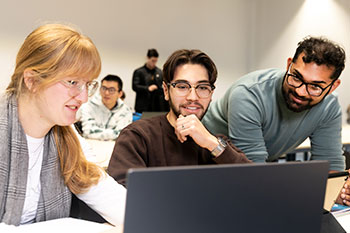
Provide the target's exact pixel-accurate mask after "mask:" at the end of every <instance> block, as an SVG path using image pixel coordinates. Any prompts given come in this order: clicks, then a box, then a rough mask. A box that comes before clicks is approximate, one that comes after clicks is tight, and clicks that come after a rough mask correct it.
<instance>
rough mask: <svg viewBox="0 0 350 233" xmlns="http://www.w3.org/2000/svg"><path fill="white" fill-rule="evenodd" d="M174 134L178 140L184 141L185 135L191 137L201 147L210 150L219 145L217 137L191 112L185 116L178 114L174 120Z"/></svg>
mask: <svg viewBox="0 0 350 233" xmlns="http://www.w3.org/2000/svg"><path fill="white" fill-rule="evenodd" d="M175 134H176V136H177V138H178V139H179V141H180V142H185V141H186V140H187V136H191V137H192V139H193V140H194V141H195V142H196V143H197V144H198V145H199V146H200V147H202V148H207V149H208V150H209V151H212V150H213V149H214V148H215V147H217V146H218V145H219V142H218V140H217V138H216V137H215V136H214V135H212V134H211V133H209V131H208V130H207V129H206V128H205V127H204V125H203V124H202V122H201V121H200V120H199V119H198V118H197V117H196V115H194V114H191V115H188V116H186V117H184V116H182V115H180V116H179V117H178V118H177V120H176V122H175Z"/></svg>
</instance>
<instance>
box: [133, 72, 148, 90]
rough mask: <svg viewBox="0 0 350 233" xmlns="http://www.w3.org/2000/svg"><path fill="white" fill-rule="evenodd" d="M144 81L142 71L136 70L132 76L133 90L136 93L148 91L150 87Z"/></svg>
mask: <svg viewBox="0 0 350 233" xmlns="http://www.w3.org/2000/svg"><path fill="white" fill-rule="evenodd" d="M142 79H144V77H143V74H142V72H141V71H140V70H135V71H134V73H133V75H132V89H133V91H135V92H139V91H144V92H147V91H148V86H147V85H146V84H143V82H142Z"/></svg>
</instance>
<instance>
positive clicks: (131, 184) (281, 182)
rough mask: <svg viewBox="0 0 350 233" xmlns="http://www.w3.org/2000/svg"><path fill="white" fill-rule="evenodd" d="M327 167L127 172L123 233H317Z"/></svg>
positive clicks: (319, 163)
mask: <svg viewBox="0 0 350 233" xmlns="http://www.w3.org/2000/svg"><path fill="white" fill-rule="evenodd" d="M327 176H328V162H325V161H309V162H295V163H292V162H291V163H282V164H281V163H268V164H232V165H203V166H184V167H162V168H146V169H131V170H129V173H128V179H127V188H128V191H127V203H126V212H125V223H124V233H137V232H142V233H164V232H166V233H179V232H181V233H186V232H188V233H190V232H191V233H194V232H200V233H209V232H210V233H213V232H220V233H225V232H230V233H231V232H247V233H256V232H269V233H277V232H278V233H280V232H284V233H288V232H291V233H295V232H298V233H303V232H305V233H306V232H307V233H312V232H315V233H316V232H317V233H319V232H320V227H321V217H322V207H323V201H324V194H325V188H326V180H327Z"/></svg>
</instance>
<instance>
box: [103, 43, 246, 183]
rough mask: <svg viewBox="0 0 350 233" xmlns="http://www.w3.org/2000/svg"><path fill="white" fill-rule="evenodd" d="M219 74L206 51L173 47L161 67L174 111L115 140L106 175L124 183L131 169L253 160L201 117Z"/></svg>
mask: <svg viewBox="0 0 350 233" xmlns="http://www.w3.org/2000/svg"><path fill="white" fill-rule="evenodd" d="M216 78H217V70H216V66H215V64H214V63H213V61H212V60H211V59H210V58H209V57H208V56H207V55H206V54H205V53H203V52H201V51H199V50H178V51H175V52H174V53H173V54H172V55H171V56H170V57H169V58H168V60H167V61H166V62H165V64H164V67H163V89H164V95H165V99H166V100H167V101H169V104H170V111H169V112H168V113H167V114H166V115H161V116H156V117H153V118H148V119H141V120H138V121H136V122H134V123H132V124H130V125H129V126H128V127H126V128H125V129H124V130H123V131H122V132H121V133H120V135H119V137H118V139H117V140H116V144H115V147H114V151H113V154H112V157H111V160H110V162H109V165H108V169H107V171H108V173H109V174H110V175H111V176H112V177H114V179H115V180H116V181H118V182H119V183H121V184H123V185H125V182H126V177H125V176H126V172H127V170H128V169H129V168H138V167H156V166H180V165H200V164H223V163H248V162H250V161H249V160H248V159H247V158H246V157H245V155H244V154H243V153H242V152H241V151H240V150H238V149H237V148H236V147H235V146H233V145H232V144H231V143H230V142H229V141H228V140H227V138H225V137H222V136H214V135H212V134H211V133H209V132H208V130H207V129H206V128H205V127H204V126H203V124H202V123H201V121H200V120H201V119H202V117H203V116H204V114H205V113H206V111H207V108H208V106H209V103H210V102H211V97H212V94H213V91H214V88H215V86H214V83H215V81H216Z"/></svg>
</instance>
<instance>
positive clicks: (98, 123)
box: [80, 74, 132, 140]
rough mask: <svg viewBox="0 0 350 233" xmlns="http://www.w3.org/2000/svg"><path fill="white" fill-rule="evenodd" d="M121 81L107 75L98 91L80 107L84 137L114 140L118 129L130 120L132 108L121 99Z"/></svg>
mask: <svg viewBox="0 0 350 233" xmlns="http://www.w3.org/2000/svg"><path fill="white" fill-rule="evenodd" d="M122 95H123V81H122V80H121V78H120V77H118V76H117V75H111V74H109V75H107V76H106V77H104V78H103V79H102V81H101V87H100V92H99V93H97V94H96V95H94V96H93V97H92V98H91V99H90V100H89V101H88V102H87V103H86V104H84V105H83V106H82V107H81V119H80V120H81V124H82V131H83V136H84V137H85V138H91V139H98V140H115V139H116V138H117V137H118V135H119V133H120V131H121V130H122V129H123V128H124V127H126V126H127V125H128V124H130V123H131V122H132V110H131V109H130V108H129V107H128V106H127V105H126V104H125V103H124V101H123V100H122V99H121V96H122Z"/></svg>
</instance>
